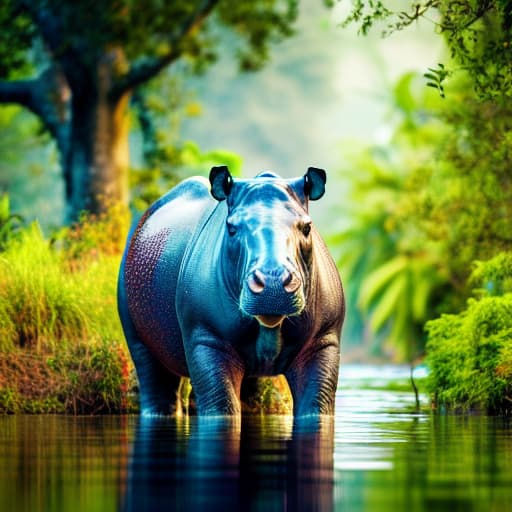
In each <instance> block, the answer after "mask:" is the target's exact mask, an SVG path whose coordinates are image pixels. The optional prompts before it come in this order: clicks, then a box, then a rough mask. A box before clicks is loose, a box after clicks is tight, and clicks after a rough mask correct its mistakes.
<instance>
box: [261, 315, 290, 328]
mask: <svg viewBox="0 0 512 512" xmlns="http://www.w3.org/2000/svg"><path fill="white" fill-rule="evenodd" d="M285 318H286V316H285V315H256V320H258V322H259V323H260V325H263V326H264V327H268V328H269V329H273V328H274V327H277V326H278V325H280V324H281V323H282V322H283V320H284V319H285Z"/></svg>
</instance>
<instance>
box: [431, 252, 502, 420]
mask: <svg viewBox="0 0 512 512" xmlns="http://www.w3.org/2000/svg"><path fill="white" fill-rule="evenodd" d="M511 258H512V255H511V254H510V253H503V254H499V255H497V256H496V257H495V258H493V259H491V260H489V261H487V262H479V263H477V264H476V266H475V271H474V272H473V274H472V277H471V279H470V282H473V283H476V282H479V284H480V287H481V288H479V289H478V290H477V291H476V294H477V296H479V298H472V299H470V300H469V301H468V304H467V308H466V309H465V310H464V311H463V312H461V313H460V314H457V315H443V316H441V318H438V319H436V320H432V321H430V322H428V323H427V326H426V329H427V333H428V340H427V365H428V366H429V369H430V373H429V377H428V381H427V383H428V389H429V391H430V392H431V393H432V395H433V402H434V404H435V405H436V406H438V407H446V408H449V409H461V410H465V411H467V410H472V409H476V410H484V411H487V412H489V413H510V412H511V411H512V291H510V283H511V279H510V278H511V277H512V265H510V262H511V261H512V260H511ZM498 292H499V293H501V294H497V293H498Z"/></svg>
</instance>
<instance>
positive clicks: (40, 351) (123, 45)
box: [0, 0, 512, 413]
mask: <svg viewBox="0 0 512 512" xmlns="http://www.w3.org/2000/svg"><path fill="white" fill-rule="evenodd" d="M327 3H335V2H327ZM57 4H58V5H62V6H63V7H62V9H59V10H57V9H56V6H57ZM167 4H169V3H167ZM167 4H166V5H165V7H163V4H162V3H161V2H148V9H149V10H148V11H145V13H144V15H143V16H140V12H139V11H138V10H136V2H124V1H123V2H107V3H106V4H102V7H101V8H100V7H98V9H99V11H98V12H96V11H94V9H93V11H90V12H88V9H89V7H88V6H90V5H91V3H90V2H86V1H84V2H74V3H70V2H53V1H50V0H41V1H39V0H38V1H35V2H25V1H23V0H8V1H7V2H4V3H3V4H2V6H1V7H0V27H3V29H4V30H3V31H0V79H1V81H0V102H12V101H14V102H16V103H18V104H21V105H23V106H24V107H25V108H26V109H29V110H31V111H32V112H34V113H35V114H36V116H37V117H26V112H25V111H24V110H21V109H20V108H18V107H13V106H9V107H2V109H0V135H1V136H2V137H0V149H1V150H2V155H3V156H2V158H3V159H5V158H7V157H9V156H10V152H11V151H12V148H14V147H17V148H19V151H20V152H23V151H25V150H27V148H29V147H33V146H44V145H48V144H47V143H48V141H49V140H50V139H53V140H55V141H56V147H57V150H58V151H57V155H58V164H59V165H58V168H59V169H60V170H61V171H62V173H63V176H64V178H65V180H64V181H65V197H66V205H67V211H68V220H71V219H73V220H74V221H75V222H73V223H71V224H70V225H68V226H66V227H61V226H59V227H55V228H54V229H46V231H44V230H43V229H41V227H40V225H39V224H38V223H37V222H36V223H27V222H25V221H24V219H22V218H21V217H20V216H19V215H16V214H15V213H12V212H11V210H10V207H9V198H8V196H3V198H2V199H1V201H0V284H1V286H0V333H1V336H0V411H3V412H64V411H67V412H97V413H98V412H108V411H111V412H114V411H130V410H134V407H135V403H134V394H133V390H134V386H135V385H136V384H135V379H134V375H133V369H132V368H131V363H130V360H129V356H128V354H127V351H126V347H125V345H124V342H123V336H122V333H121V330H120V326H119V322H118V320H117V314H116V311H115V281H116V276H117V268H118V265H119V259H120V251H121V246H122V244H123V243H124V236H125V233H126V230H127V225H128V219H127V216H126V215H127V213H126V203H127V192H128V188H130V190H131V195H132V201H131V206H132V209H133V210H134V211H135V210H139V211H140V210H142V209H143V208H144V207H145V206H147V204H148V203H150V202H151V201H153V200H154V199H155V198H156V197H158V196H159V195H160V194H161V193H162V192H163V191H165V190H166V189H167V188H169V186H171V185H172V184H173V183H175V182H176V180H178V179H179V178H181V177H185V176H187V175H189V174H193V173H197V172H198V170H203V168H204V167H207V168H209V167H210V166H211V165H214V164H216V163H229V165H230V168H231V169H232V170H234V171H235V172H237V171H239V170H240V168H241V159H240V157H238V156H237V155H234V154H233V153H231V152H230V151H229V149H230V148H229V144H227V147H226V148H224V149H222V150H218V151H210V152H202V151H201V149H200V148H199V146H198V145H197V144H195V143H193V142H183V141H180V138H179V124H180V119H181V118H182V117H183V116H187V115H192V116H193V115H194V112H195V111H196V110H197V108H200V107H198V106H197V105H194V103H193V102H190V101H189V100H188V98H187V91H186V90H184V88H183V87H182V83H181V81H180V73H192V72H201V71H202V70H203V69H204V68H205V66H207V65H208V64H209V63H211V62H212V60H213V59H214V58H215V55H216V53H217V51H220V49H221V48H222V49H224V48H225V46H223V45H222V44H221V43H220V42H221V41H222V40H223V38H227V39H228V40H229V41H230V42H231V41H233V42H234V44H233V45H231V44H230V45H228V46H232V47H233V48H235V54H236V55H235V57H236V58H237V59H238V61H239V63H240V65H241V68H242V69H244V70H246V69H253V68H257V67H258V66H261V65H262V64H263V63H264V62H265V60H266V59H267V57H268V51H269V47H270V46H269V45H270V43H271V42H274V41H275V40H280V39H282V38H284V37H287V36H289V35H291V33H292V27H293V22H294V20H295V18H296V15H297V6H296V3H295V2H293V1H291V0H290V1H283V2H279V1H277V0H276V1H271V2H263V1H262V2H237V3H236V8H234V9H231V8H228V4H229V6H232V5H233V4H232V3H229V2H222V1H220V2H196V3H194V2H193V3H190V2H172V5H170V4H169V5H167ZM71 5H73V6H76V9H75V7H73V9H74V10H73V11H71ZM98 5H99V4H98ZM393 5H395V4H394V3H393V2H381V1H373V0H371V1H362V0H357V1H355V2H354V3H353V9H352V11H351V13H350V14H349V16H348V18H347V21H346V23H358V24H359V26H360V30H361V32H362V34H363V35H364V34H365V33H367V32H368V31H369V30H372V29H373V30H381V31H384V32H386V35H387V36H388V37H393V32H395V31H397V30H403V29H407V30H414V22H415V20H417V19H419V18H422V17H428V18H429V19H430V20H431V22H432V26H433V29H435V30H436V31H437V32H438V33H439V35H440V37H443V38H444V40H445V41H446V48H447V54H446V59H445V60H444V62H441V63H439V64H438V65H437V66H432V68H431V69H426V70H425V72H424V76H421V75H417V74H413V73H407V74H405V75H404V76H402V77H401V78H400V79H399V80H398V81H397V82H396V83H395V85H394V87H393V88H392V90H391V91H388V94H389V97H390V98H391V101H390V103H391V106H392V107H391V108H392V110H393V113H394V120H395V121H394V124H393V130H392V133H391V136H390V138H389V140H388V141H386V143H384V144H378V145H377V144H373V145H368V143H366V142H361V143H360V144H359V145H358V146H356V145H355V144H354V143H353V141H351V142H350V144H346V145H344V146H343V162H344V163H343V165H342V166H341V165H340V172H339V177H338V179H339V180H340V181H341V180H343V181H344V182H345V183H348V188H349V190H348V193H347V198H346V200H344V201H343V202H342V203H341V202H340V205H339V206H337V208H336V210H335V211H334V212H333V215H334V216H336V217H339V218H342V219H343V220H344V223H343V226H344V227H343V229H340V230H338V231H337V232H333V233H332V234H331V236H330V240H329V242H330V245H331V247H332V249H333V251H334V252H335V253H336V254H337V255H338V256H337V257H338V263H339V268H340V272H341V274H342V276H343V278H344V280H345V284H346V290H347V298H348V301H347V302H348V306H349V311H348V315H347V323H346V325H345V327H344V336H346V337H348V338H351V339H362V340H363V341H365V343H366V346H365V349H366V350H367V352H369V353H370V354H371V355H372V356H376V357H379V358H386V359H392V360H394V361H399V362H403V361H408V362H413V363H414V362H417V361H422V360H423V358H424V357H425V359H424V360H425V362H426V364H427V365H428V368H429V372H430V373H429V379H428V382H427V386H428V389H429V392H430V394H431V396H432V400H433V403H434V404H435V406H436V407H437V408H438V409H440V410H442V409H444V408H448V409H456V410H473V409H479V410H487V411H490V412H496V413H506V412H510V409H511V405H510V404H511V403H512V402H511V386H512V349H511V346H512V325H511V324H510V320H509V319H510V318H512V316H511V315H510V313H511V311H510V310H511V307H512V305H511V304H512V303H511V293H512V288H511V285H510V282H511V279H512V266H511V263H510V262H511V259H510V258H511V256H510V255H511V254H512V229H511V228H512V225H511V223H512V221H511V219H512V212H511V208H512V206H511V205H512V187H511V171H510V169H511V158H512V138H511V137H512V136H511V135H510V134H511V133H512V131H511V128H512V127H511V123H512V107H511V106H510V101H509V98H510V95H511V91H512V89H511V87H512V69H511V60H510V59H511V57H510V55H511V54H510V44H511V41H512V39H511V36H512V34H511V30H512V29H511V25H512V21H511V20H512V6H511V5H510V2H502V1H497V0H496V1H485V2H477V1H469V0H463V1H461V2H448V1H440V0H427V1H425V2H423V3H421V2H420V3H418V2H404V3H402V4H401V5H402V6H403V7H402V9H401V10H399V11H394V10H393ZM256 12H257V13H258V16H254V14H255V13H256ZM89 16H91V17H94V19H98V20H99V21H98V23H97V24H94V26H93V24H91V23H89V22H87V20H88V19H89ZM71 18H73V19H71ZM169 19H172V20H173V23H172V24H171V25H168V20H169ZM71 21H72V23H71ZM79 21H80V23H79ZM68 22H70V23H69V24H68ZM61 24H65V25H66V27H68V29H66V30H64V31H58V32H55V31H54V27H56V26H59V25H61ZM128 27H130V29H129V30H128ZM340 30H341V28H340ZM57 33H58V34H59V35H58V37H57V36H56V34H57ZM140 41H143V42H144V44H139V43H140ZM171 64H172V66H173V67H175V68H176V70H177V71H179V72H176V73H175V74H173V75H168V74H165V75H164V74H162V73H161V71H162V70H163V69H164V68H166V67H167V66H169V65H171ZM178 64H179V66H178ZM85 106H87V108H85ZM84 110H86V111H87V112H84ZM84 116H85V117H84ZM100 121H101V122H100ZM129 121H132V123H133V124H136V125H137V127H138V129H139V131H140V133H141V137H142V140H143V156H144V162H143V163H142V164H141V166H140V168H134V166H133V165H131V171H130V173H128V168H129V167H130V165H128V153H127V148H128V124H129ZM13 134H14V135H13ZM20 141H21V142H20ZM340 160H341V159H340ZM27 165H28V164H27ZM30 165H34V166H35V164H33V163H31V164H30ZM36 167H37V166H36ZM110 180H113V181H112V182H110ZM114 182H115V183H114ZM98 191H101V192H106V194H102V196H101V197H100V196H98ZM84 208H85V209H87V210H89V213H80V212H81V211H82V210H83V209H84ZM42 222H44V219H43V218H42V219H41V223H42ZM333 225H334V223H333ZM42 382H44V383H45V385H44V386H43V385H42V384H41V383H42ZM44 390H46V392H43V391H44ZM285 395H286V393H285V390H283V389H282V388H279V387H277V388H276V387H275V386H272V385H270V384H269V383H268V382H265V383H264V384H263V385H262V386H261V387H260V388H259V390H258V393H257V395H256V398H255V399H254V400H253V401H252V402H251V403H250V404H249V405H248V407H249V408H250V409H253V410H258V409H260V408H263V409H265V410H268V411H272V412H276V411H278V410H279V407H276V405H275V404H276V402H278V401H279V400H281V401H282V402H284V403H285V405H286V407H288V405H289V404H287V403H286V401H287V398H286V396H285ZM286 407H285V409H286Z"/></svg>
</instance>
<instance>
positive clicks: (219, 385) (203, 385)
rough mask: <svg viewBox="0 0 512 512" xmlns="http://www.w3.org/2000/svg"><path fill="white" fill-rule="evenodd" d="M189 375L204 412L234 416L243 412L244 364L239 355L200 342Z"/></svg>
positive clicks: (200, 407)
mask: <svg viewBox="0 0 512 512" xmlns="http://www.w3.org/2000/svg"><path fill="white" fill-rule="evenodd" d="M189 370H190V378H191V381H192V387H193V389H194V393H195V397H196V406H197V411H198V414H199V415H201V416H206V415H208V416H232V415H238V414H240V412H241V407H240V386H241V384H242V378H243V375H244V368H243V364H242V363H241V361H240V359H239V358H238V356H237V355H235V353H234V351H233V353H228V352H224V351H222V350H218V349H216V348H213V347H211V346H209V345H203V344H198V345H196V346H195V348H194V349H193V352H192V357H191V359H190V364H189Z"/></svg>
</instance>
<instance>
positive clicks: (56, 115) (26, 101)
mask: <svg viewBox="0 0 512 512" xmlns="http://www.w3.org/2000/svg"><path fill="white" fill-rule="evenodd" d="M69 100H70V93H69V88H68V86H67V83H66V81H65V79H64V77H63V75H62V74H61V73H59V72H58V71H57V70H56V68H55V67H51V68H48V69H46V70H45V71H43V72H42V73H41V74H40V75H39V76H38V77H37V78H34V79H31V80H14V81H0V103H17V104H19V105H22V106H23V107H26V108H28V109H29V110H31V111H32V112H33V113H34V114H35V115H37V116H38V117H39V119H40V120H41V121H42V123H43V124H44V126H45V127H46V129H47V130H48V131H49V132H50V134H51V135H52V137H53V138H54V139H55V141H56V142H57V145H58V147H59V150H60V151H61V153H63V154H64V153H65V152H66V150H67V144H68V130H69V120H70V113H69Z"/></svg>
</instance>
